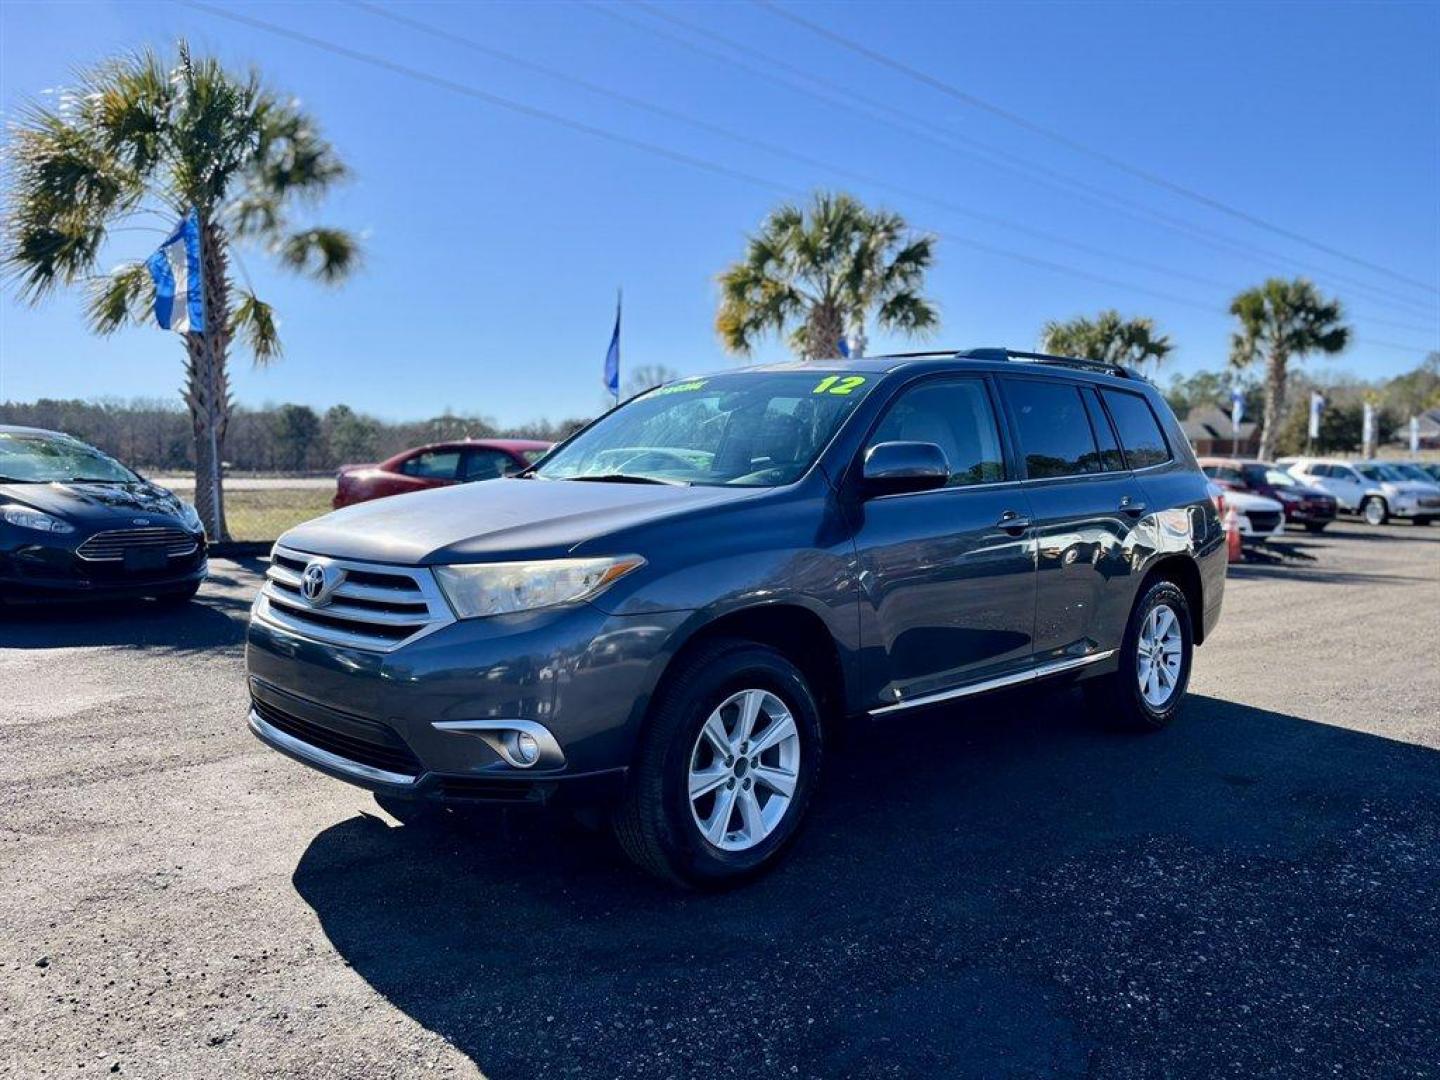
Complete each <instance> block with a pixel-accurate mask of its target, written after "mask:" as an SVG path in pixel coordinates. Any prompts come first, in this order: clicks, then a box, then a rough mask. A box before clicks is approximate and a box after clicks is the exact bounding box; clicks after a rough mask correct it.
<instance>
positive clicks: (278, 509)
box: [225, 488, 332, 540]
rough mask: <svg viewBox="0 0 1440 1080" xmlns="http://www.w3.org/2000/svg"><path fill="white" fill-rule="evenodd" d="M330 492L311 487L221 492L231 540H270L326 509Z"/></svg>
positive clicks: (324, 511)
mask: <svg viewBox="0 0 1440 1080" xmlns="http://www.w3.org/2000/svg"><path fill="white" fill-rule="evenodd" d="M331 497H332V492H329V491H326V490H323V489H321V490H315V489H313V488H277V489H274V490H270V491H227V492H225V518H226V521H227V522H228V523H229V525H230V536H231V537H232V538H233V539H235V540H274V539H275V538H276V537H278V536H279V535H280V534H281V533H283V532H284V531H285V530H286V529H288V528H290V527H291V526H294V525H298V524H300V522H302V521H309V520H310V519H311V518H317V517H319V516H320V515H321V514H328V513H329V512H330V499H331Z"/></svg>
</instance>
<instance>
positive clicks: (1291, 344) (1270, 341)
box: [1230, 278, 1350, 458]
mask: <svg viewBox="0 0 1440 1080" xmlns="http://www.w3.org/2000/svg"><path fill="white" fill-rule="evenodd" d="M1230 314H1232V315H1234V316H1235V317H1236V318H1237V319H1238V320H1239V321H1240V329H1239V330H1237V331H1236V332H1235V333H1234V335H1232V337H1231V339H1230V362H1231V363H1232V364H1233V365H1234V366H1235V367H1237V368H1246V367H1249V366H1250V365H1252V364H1254V363H1255V362H1256V361H1258V360H1259V359H1261V358H1262V357H1263V358H1264V360H1265V406H1264V410H1263V413H1262V417H1261V424H1262V427H1261V431H1260V456H1261V457H1262V458H1269V457H1270V456H1271V454H1272V453H1273V452H1274V449H1275V440H1276V438H1277V437H1278V436H1279V434H1280V416H1281V414H1282V413H1283V412H1284V411H1285V381H1286V377H1287V374H1288V372H1287V370H1286V369H1287V367H1288V365H1289V363H1290V360H1291V358H1292V357H1293V358H1294V359H1297V360H1298V359H1301V358H1303V357H1304V356H1305V355H1306V354H1307V353H1312V352H1320V353H1326V354H1334V353H1338V352H1340V351H1341V350H1342V349H1344V348H1345V346H1346V345H1347V344H1349V341H1350V328H1349V327H1348V326H1345V325H1343V324H1342V323H1341V319H1342V317H1343V312H1342V310H1341V307H1340V302H1339V301H1338V300H1326V299H1325V298H1324V297H1322V296H1321V295H1320V291H1319V290H1318V289H1316V288H1315V286H1314V285H1312V284H1311V283H1310V282H1308V281H1306V280H1305V279H1304V278H1296V279H1295V280H1293V281H1286V280H1285V279H1284V278H1270V279H1269V280H1268V281H1266V282H1265V284H1263V285H1260V286H1258V287H1257V288H1254V289H1247V290H1246V291H1245V292H1242V293H1241V294H1240V295H1239V296H1237V297H1235V299H1234V300H1232V301H1230Z"/></svg>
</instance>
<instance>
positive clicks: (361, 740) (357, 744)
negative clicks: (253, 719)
mask: <svg viewBox="0 0 1440 1080" xmlns="http://www.w3.org/2000/svg"><path fill="white" fill-rule="evenodd" d="M251 705H252V707H253V708H254V709H255V711H256V712H257V713H258V714H259V715H260V719H262V720H264V721H265V722H266V723H267V724H269V725H270V726H271V727H273V728H277V729H279V730H280V731H283V732H284V733H285V734H286V735H289V736H291V737H292V738H296V739H299V740H300V741H301V742H304V743H309V744H310V745H311V746H314V747H317V748H319V749H321V750H325V751H328V752H329V753H331V754H335V755H337V756H338V757H342V758H345V759H347V760H349V761H355V762H358V763H359V764H361V765H369V766H370V767H371V768H372V769H383V770H384V771H386V772H392V773H399V774H401V775H404V776H419V775H420V773H421V772H422V771H423V769H422V766H421V764H420V762H419V760H418V759H417V758H416V757H415V755H414V754H413V753H412V752H411V750H410V748H409V747H408V746H406V745H405V741H404V740H403V739H401V738H400V736H399V735H397V734H396V733H395V731H394V730H393V729H391V728H389V727H386V726H385V725H384V724H379V723H376V722H375V721H373V720H364V719H361V718H360V717H348V716H347V717H346V718H345V728H346V730H345V731H339V730H337V729H336V728H333V727H328V726H326V725H323V724H317V723H315V722H314V721H311V720H306V719H304V718H302V717H299V716H296V715H295V714H294V713H290V712H286V711H284V710H282V709H279V708H277V707H276V706H274V705H272V704H270V703H269V702H267V701H261V700H260V699H259V698H251Z"/></svg>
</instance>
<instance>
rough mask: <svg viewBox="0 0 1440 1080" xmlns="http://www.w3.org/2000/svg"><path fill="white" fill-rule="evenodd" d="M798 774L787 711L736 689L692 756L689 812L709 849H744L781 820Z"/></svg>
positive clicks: (796, 741) (794, 732)
mask: <svg viewBox="0 0 1440 1080" xmlns="http://www.w3.org/2000/svg"><path fill="white" fill-rule="evenodd" d="M799 777H800V731H799V729H798V728H797V727H796V724H795V718H794V717H793V716H791V714H790V710H789V709H788V708H786V706H785V703H784V702H783V701H781V700H780V698H779V697H778V696H776V695H775V694H773V693H771V692H770V691H768V690H741V691H739V692H738V693H734V694H731V695H730V696H729V697H727V698H726V699H725V700H724V701H722V702H721V703H720V705H719V706H718V707H717V708H716V709H715V711H714V712H712V713H711V714H710V715H709V717H707V718H706V720H705V725H704V726H703V727H702V728H701V729H700V734H699V735H698V736H697V737H696V739H695V745H694V747H693V748H692V749H691V751H690V768H689V773H688V776H687V777H686V781H687V784H688V791H687V797H688V799H689V802H690V814H691V816H692V817H693V818H694V819H695V824H696V825H697V826H698V827H699V829H700V832H701V835H703V836H704V837H705V839H706V840H707V841H709V842H710V843H711V844H713V845H714V846H715V847H717V848H720V849H721V850H722V851H745V850H748V849H749V848H752V847H754V846H755V845H756V844H758V843H760V842H761V841H762V840H764V839H765V838H766V837H767V836H769V835H770V834H771V833H772V832H774V831H775V828H776V826H777V825H779V824H780V822H781V820H782V819H783V818H784V817H785V813H786V811H787V810H788V809H789V808H790V804H791V800H792V799H793V798H794V795H795V787H796V784H797V783H798V782H799Z"/></svg>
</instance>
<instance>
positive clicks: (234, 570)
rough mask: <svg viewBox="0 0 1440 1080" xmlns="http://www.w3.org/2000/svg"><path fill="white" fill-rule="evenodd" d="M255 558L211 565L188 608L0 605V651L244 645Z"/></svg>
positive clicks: (259, 571) (137, 603)
mask: <svg viewBox="0 0 1440 1080" xmlns="http://www.w3.org/2000/svg"><path fill="white" fill-rule="evenodd" d="M264 567H265V564H264V563H263V562H262V561H261V560H259V559H242V560H233V561H230V562H226V563H212V564H211V572H210V577H209V578H208V579H207V580H206V584H205V587H204V589H203V590H202V591H201V593H200V595H199V597H197V598H196V599H195V600H192V601H191V602H190V603H188V604H172V605H166V604H160V603H156V602H155V601H153V600H144V599H137V600H120V601H104V602H98V601H97V602H92V603H54V604H45V603H37V604H17V605H15V606H11V607H6V606H0V649H56V648H73V647H79V646H109V647H116V648H129V649H143V650H154V651H162V652H163V651H171V652H199V651H202V650H206V649H223V648H227V647H236V646H239V645H241V644H243V643H244V641H245V620H246V618H247V617H248V616H249V613H250V600H251V598H252V596H253V588H254V586H255V584H256V583H257V582H258V580H259V577H260V576H261V575H263V574H264Z"/></svg>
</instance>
